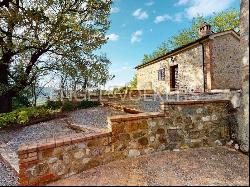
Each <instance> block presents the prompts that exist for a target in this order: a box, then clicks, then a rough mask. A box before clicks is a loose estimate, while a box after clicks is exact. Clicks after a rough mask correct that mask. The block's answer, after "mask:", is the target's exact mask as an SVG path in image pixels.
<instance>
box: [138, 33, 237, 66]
mask: <svg viewBox="0 0 250 187" xmlns="http://www.w3.org/2000/svg"><path fill="white" fill-rule="evenodd" d="M228 33H231V34H233V35H235V36H236V37H237V38H239V34H238V33H237V32H235V31H234V30H228V31H222V32H218V33H212V34H210V35H206V36H204V37H201V38H199V39H197V40H195V41H193V42H190V43H188V44H186V45H183V46H181V47H178V48H176V49H174V50H172V51H170V52H168V53H166V54H165V55H162V56H160V57H158V58H155V59H153V60H151V61H149V62H147V63H145V64H140V65H138V66H136V67H135V69H140V68H143V67H146V66H149V65H151V64H154V63H157V62H159V61H161V60H164V59H165V58H166V57H168V56H171V55H172V54H174V53H176V52H178V51H181V50H183V49H185V48H188V47H190V46H192V45H195V44H199V43H202V42H204V41H206V40H207V39H209V38H211V39H212V38H214V37H216V36H221V35H225V34H228Z"/></svg>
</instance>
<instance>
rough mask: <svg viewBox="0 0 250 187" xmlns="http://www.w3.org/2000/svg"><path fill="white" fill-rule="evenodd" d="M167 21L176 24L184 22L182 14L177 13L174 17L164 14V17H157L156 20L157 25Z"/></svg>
mask: <svg viewBox="0 0 250 187" xmlns="http://www.w3.org/2000/svg"><path fill="white" fill-rule="evenodd" d="M167 20H171V21H174V22H181V21H182V13H176V14H175V15H174V16H171V15H169V14H164V15H162V16H157V17H156V18H155V20H154V22H155V23H161V22H164V21H167Z"/></svg>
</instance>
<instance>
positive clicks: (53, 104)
mask: <svg viewBox="0 0 250 187" xmlns="http://www.w3.org/2000/svg"><path fill="white" fill-rule="evenodd" d="M62 106H63V103H62V101H47V103H46V107H47V108H50V109H52V110H56V109H60V108H62Z"/></svg>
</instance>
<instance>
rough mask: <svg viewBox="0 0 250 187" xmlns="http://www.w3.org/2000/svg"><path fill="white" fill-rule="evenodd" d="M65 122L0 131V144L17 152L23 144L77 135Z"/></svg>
mask: <svg viewBox="0 0 250 187" xmlns="http://www.w3.org/2000/svg"><path fill="white" fill-rule="evenodd" d="M75 133H76V131H74V130H72V129H70V128H68V126H67V124H66V123H65V122H64V121H63V120H60V119H59V120H58V119H57V120H52V121H47V122H43V123H38V124H35V125H30V126H27V127H23V128H20V129H12V130H2V131H0V142H3V143H5V144H6V145H7V146H8V148H10V149H11V150H12V151H17V150H18V147H19V146H20V145H21V144H23V143H28V142H35V141H38V140H41V139H46V138H53V137H59V136H64V135H69V134H75Z"/></svg>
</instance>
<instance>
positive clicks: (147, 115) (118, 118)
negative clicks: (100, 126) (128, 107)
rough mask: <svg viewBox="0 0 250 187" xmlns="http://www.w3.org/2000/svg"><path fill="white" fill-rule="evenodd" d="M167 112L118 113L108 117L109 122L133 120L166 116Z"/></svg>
mask: <svg viewBox="0 0 250 187" xmlns="http://www.w3.org/2000/svg"><path fill="white" fill-rule="evenodd" d="M165 116H166V114H164V113H161V112H149V113H139V114H127V115H118V116H112V117H108V121H109V122H122V121H132V120H137V119H148V118H157V117H165Z"/></svg>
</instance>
